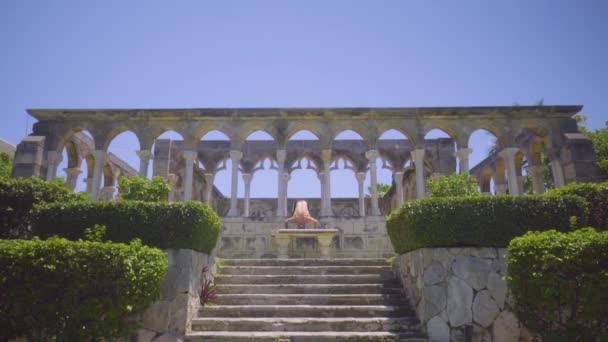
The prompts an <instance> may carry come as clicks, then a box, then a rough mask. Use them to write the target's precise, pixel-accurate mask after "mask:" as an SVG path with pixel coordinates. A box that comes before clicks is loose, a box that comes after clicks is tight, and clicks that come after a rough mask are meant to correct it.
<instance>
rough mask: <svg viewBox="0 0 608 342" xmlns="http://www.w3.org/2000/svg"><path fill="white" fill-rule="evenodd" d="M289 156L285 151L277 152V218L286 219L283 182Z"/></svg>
mask: <svg viewBox="0 0 608 342" xmlns="http://www.w3.org/2000/svg"><path fill="white" fill-rule="evenodd" d="M286 156H287V152H286V151H285V150H277V166H278V170H277V178H278V180H277V181H278V191H277V192H278V196H277V197H278V198H277V216H279V217H284V216H286V215H285V212H286V208H285V198H284V196H285V194H286V191H285V189H284V186H283V184H284V182H283V170H284V168H285V157H286Z"/></svg>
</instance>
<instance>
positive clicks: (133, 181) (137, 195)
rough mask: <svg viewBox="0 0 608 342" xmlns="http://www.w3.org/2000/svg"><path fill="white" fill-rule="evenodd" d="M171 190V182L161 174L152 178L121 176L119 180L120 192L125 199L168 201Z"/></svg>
mask: <svg viewBox="0 0 608 342" xmlns="http://www.w3.org/2000/svg"><path fill="white" fill-rule="evenodd" d="M170 191H171V186H170V185H169V183H168V182H167V181H166V180H164V179H163V178H162V177H159V176H154V177H152V180H148V179H147V178H142V177H121V178H120V179H119V180H118V192H119V194H120V198H121V199H123V200H128V201H146V202H159V201H166V200H167V199H168V196H169V192H170Z"/></svg>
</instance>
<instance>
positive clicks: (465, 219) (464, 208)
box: [386, 196, 588, 253]
mask: <svg viewBox="0 0 608 342" xmlns="http://www.w3.org/2000/svg"><path fill="white" fill-rule="evenodd" d="M587 215H588V214H587V204H586V202H585V200H584V199H582V198H581V197H578V196H563V197H556V196H487V197H486V196H479V197H442V198H424V199H420V200H416V201H411V202H407V203H405V204H404V205H403V206H402V207H401V208H400V209H399V210H396V211H394V212H393V213H391V214H390V215H389V216H388V218H387V220H386V229H387V231H388V235H389V237H390V239H391V242H392V243H393V247H394V248H395V251H396V252H397V253H405V252H408V251H411V250H414V249H418V248H425V247H463V246H487V247H506V246H507V245H508V244H509V241H511V239H513V238H514V237H516V236H519V235H522V234H524V233H525V232H527V231H529V230H531V229H537V230H547V229H558V230H561V231H568V230H570V217H572V216H575V217H576V221H577V222H578V224H580V225H581V226H584V225H585V224H586V222H587Z"/></svg>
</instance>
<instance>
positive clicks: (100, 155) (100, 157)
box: [90, 150, 108, 201]
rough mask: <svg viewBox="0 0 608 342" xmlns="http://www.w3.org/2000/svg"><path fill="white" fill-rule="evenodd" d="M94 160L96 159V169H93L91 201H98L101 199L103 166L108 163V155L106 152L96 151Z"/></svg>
mask: <svg viewBox="0 0 608 342" xmlns="http://www.w3.org/2000/svg"><path fill="white" fill-rule="evenodd" d="M92 154H93V158H95V167H94V168H93V179H92V181H91V182H92V183H93V184H91V192H90V194H91V200H93V201H96V200H98V199H99V190H100V187H101V176H102V173H103V165H104V164H105V162H106V157H107V155H108V153H107V152H106V151H104V150H95V151H93V152H92Z"/></svg>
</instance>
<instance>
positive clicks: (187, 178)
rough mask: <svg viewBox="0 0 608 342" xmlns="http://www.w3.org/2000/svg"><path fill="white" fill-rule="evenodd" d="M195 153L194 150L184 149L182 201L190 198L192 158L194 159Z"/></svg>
mask: <svg viewBox="0 0 608 342" xmlns="http://www.w3.org/2000/svg"><path fill="white" fill-rule="evenodd" d="M196 155H197V153H196V152H195V151H184V160H185V166H184V167H185V169H184V183H183V187H184V201H190V200H192V181H193V178H194V159H196Z"/></svg>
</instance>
